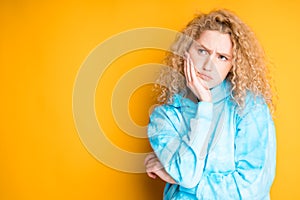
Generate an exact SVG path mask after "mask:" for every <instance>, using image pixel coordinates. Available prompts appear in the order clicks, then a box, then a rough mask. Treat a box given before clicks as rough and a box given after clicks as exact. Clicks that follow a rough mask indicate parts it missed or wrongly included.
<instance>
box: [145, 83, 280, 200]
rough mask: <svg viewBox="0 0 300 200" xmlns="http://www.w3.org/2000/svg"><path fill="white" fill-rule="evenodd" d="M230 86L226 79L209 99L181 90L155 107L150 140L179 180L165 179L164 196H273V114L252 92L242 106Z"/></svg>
mask: <svg viewBox="0 0 300 200" xmlns="http://www.w3.org/2000/svg"><path fill="white" fill-rule="evenodd" d="M230 90H231V84H230V83H229V82H227V81H223V82H222V83H221V84H220V85H218V86H217V87H215V88H213V89H212V90H211V92H212V96H213V102H211V103H209V102H199V103H197V104H196V103H194V102H192V101H191V100H190V99H188V98H185V97H183V96H182V95H179V94H177V95H174V97H173V102H172V103H171V104H165V105H162V106H159V107H157V108H155V109H154V111H153V113H152V114H151V116H150V123H149V126H148V136H149V140H150V143H151V146H152V148H153V150H154V152H155V153H156V155H157V157H158V158H159V160H160V162H161V163H162V165H163V166H164V168H165V170H166V171H167V173H168V174H170V175H171V176H172V177H173V179H174V180H175V181H176V182H177V184H174V185H172V184H169V183H167V184H166V187H165V190H164V200H169V199H172V200H173V199H174V200H175V199H180V200H185V199H205V200H209V199H222V200H224V199H249V200H260V199H269V198H270V197H269V192H270V187H271V185H272V182H273V180H274V176H275V165H276V137H275V129H274V123H273V121H272V116H271V115H270V112H269V109H268V106H267V105H266V103H265V101H264V99H263V98H262V97H256V98H254V97H253V95H251V93H250V92H249V93H248V94H247V96H246V100H245V107H244V108H243V109H239V107H238V106H237V105H236V103H235V102H234V101H233V100H232V99H231V95H230Z"/></svg>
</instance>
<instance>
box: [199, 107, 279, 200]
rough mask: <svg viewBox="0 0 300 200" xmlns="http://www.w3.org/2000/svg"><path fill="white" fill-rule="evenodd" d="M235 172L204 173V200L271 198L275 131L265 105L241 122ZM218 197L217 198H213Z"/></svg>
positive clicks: (202, 194) (238, 131)
mask: <svg viewBox="0 0 300 200" xmlns="http://www.w3.org/2000/svg"><path fill="white" fill-rule="evenodd" d="M234 145H235V155H234V158H235V170H234V171H232V172H227V173H209V172H208V173H204V174H203V176H202V179H201V181H200V183H199V186H198V188H199V189H198V196H199V197H201V199H202V198H203V199H243V200H244V199H269V192H270V188H271V185H272V182H273V180H274V176H275V162H276V138H275V128H274V123H273V120H272V117H271V115H270V112H269V109H268V107H267V105H266V104H265V103H261V104H256V105H255V106H251V107H250V108H249V109H248V111H247V112H245V114H244V115H243V116H241V117H240V118H239V119H238V121H237V126H236V134H235V143H234ZM212 197H214V198H212Z"/></svg>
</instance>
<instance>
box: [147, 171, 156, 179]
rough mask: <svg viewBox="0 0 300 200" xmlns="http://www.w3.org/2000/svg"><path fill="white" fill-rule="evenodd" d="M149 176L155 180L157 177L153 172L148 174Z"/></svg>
mask: <svg viewBox="0 0 300 200" xmlns="http://www.w3.org/2000/svg"><path fill="white" fill-rule="evenodd" d="M147 175H148V176H149V177H150V178H153V179H155V178H156V177H157V175H156V174H155V173H152V172H147Z"/></svg>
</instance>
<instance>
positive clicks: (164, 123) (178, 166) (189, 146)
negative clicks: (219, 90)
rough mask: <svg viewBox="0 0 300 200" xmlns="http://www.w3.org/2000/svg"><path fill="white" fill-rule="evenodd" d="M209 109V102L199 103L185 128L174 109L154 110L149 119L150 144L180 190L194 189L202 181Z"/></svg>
mask: <svg viewBox="0 0 300 200" xmlns="http://www.w3.org/2000/svg"><path fill="white" fill-rule="evenodd" d="M212 106H213V105H212V103H209V102H199V103H198V108H197V112H196V115H195V117H194V118H193V119H191V120H190V126H186V127H185V126H184V125H183V124H184V121H183V120H184V119H182V115H181V113H180V111H179V109H177V108H175V107H173V106H168V105H164V106H160V107H157V108H156V109H155V110H154V111H153V113H152V115H151V116H150V123H149V126H148V136H149V141H150V144H151V146H152V148H153V150H154V152H155V154H156V156H157V158H158V159H159V161H160V163H161V164H162V166H163V167H164V169H165V171H166V172H167V173H168V174H169V175H170V176H171V177H172V178H173V179H174V180H175V182H176V183H177V184H179V185H182V186H183V187H187V188H192V187H195V186H196V185H197V184H198V183H199V181H200V179H201V176H202V172H203V167H204V157H203V156H202V157H201V152H202V151H203V149H205V147H206V145H207V144H206V143H205V142H206V141H207V140H206V138H207V135H208V131H209V128H210V125H211V121H212ZM189 127H190V130H186V129H187V128H189ZM182 132H186V133H185V134H183V133H182Z"/></svg>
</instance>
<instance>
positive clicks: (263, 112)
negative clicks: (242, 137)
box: [237, 92, 270, 119]
mask: <svg viewBox="0 0 300 200" xmlns="http://www.w3.org/2000/svg"><path fill="white" fill-rule="evenodd" d="M237 110H238V111H237V116H238V118H239V119H243V118H245V117H246V116H248V115H252V116H256V117H258V115H259V116H265V117H268V116H269V115H270V111H269V108H268V105H267V103H266V101H265V99H264V98H263V96H261V95H254V94H253V93H252V92H247V95H246V97H245V104H244V107H243V108H238V107H237Z"/></svg>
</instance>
